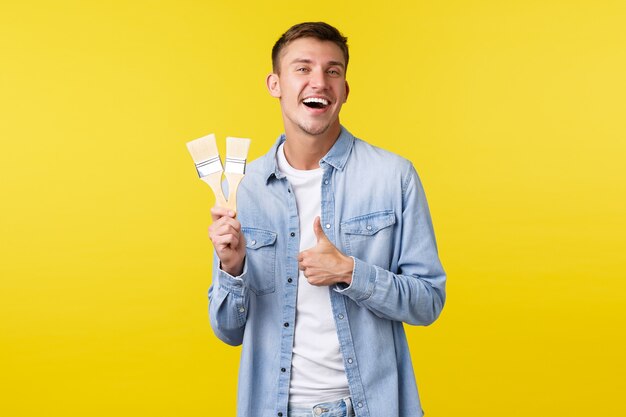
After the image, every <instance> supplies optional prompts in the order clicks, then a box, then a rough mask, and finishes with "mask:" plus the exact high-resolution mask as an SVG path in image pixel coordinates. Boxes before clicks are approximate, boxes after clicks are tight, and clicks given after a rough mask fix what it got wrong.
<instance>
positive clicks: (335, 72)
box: [327, 69, 341, 76]
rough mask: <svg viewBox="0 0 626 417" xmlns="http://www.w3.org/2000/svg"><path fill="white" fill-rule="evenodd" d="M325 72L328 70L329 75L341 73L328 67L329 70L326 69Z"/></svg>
mask: <svg viewBox="0 0 626 417" xmlns="http://www.w3.org/2000/svg"><path fill="white" fill-rule="evenodd" d="M327 72H328V73H329V74H330V75H333V76H338V75H341V73H340V72H339V71H337V70H336V69H330V70H328V71H327Z"/></svg>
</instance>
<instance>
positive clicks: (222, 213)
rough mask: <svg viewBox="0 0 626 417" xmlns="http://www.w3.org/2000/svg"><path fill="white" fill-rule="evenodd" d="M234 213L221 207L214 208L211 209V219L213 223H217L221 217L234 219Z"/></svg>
mask: <svg viewBox="0 0 626 417" xmlns="http://www.w3.org/2000/svg"><path fill="white" fill-rule="evenodd" d="M235 214H236V213H235V212H234V211H232V210H229V209H226V208H223V207H218V206H214V207H211V219H212V220H213V221H217V220H219V219H220V218H222V217H231V218H234V217H235Z"/></svg>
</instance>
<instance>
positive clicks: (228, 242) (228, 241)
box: [213, 234, 239, 248]
mask: <svg viewBox="0 0 626 417" xmlns="http://www.w3.org/2000/svg"><path fill="white" fill-rule="evenodd" d="M213 244H214V245H216V246H220V247H226V246H230V247H232V248H235V247H237V245H238V244H239V238H238V237H237V236H235V235H232V234H228V235H221V236H216V237H215V239H214V240H213Z"/></svg>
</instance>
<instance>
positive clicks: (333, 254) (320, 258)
mask: <svg viewBox="0 0 626 417" xmlns="http://www.w3.org/2000/svg"><path fill="white" fill-rule="evenodd" d="M313 231H314V232H315V236H316V237H317V245H316V246H314V247H312V248H311V249H307V250H305V251H303V252H300V254H299V255H298V267H299V268H300V270H301V271H303V272H304V276H305V277H306V278H307V280H308V281H309V284H311V285H316V286H323V285H333V284H337V283H339V282H343V283H346V284H348V285H350V283H351V282H352V271H353V269H354V260H353V259H352V258H350V257H349V256H346V255H344V254H343V253H341V252H340V251H339V249H337V248H336V247H335V245H333V244H332V242H331V241H330V240H328V238H327V237H326V234H325V233H324V230H323V229H322V224H321V222H320V218H319V216H318V217H316V218H315V220H314V221H313Z"/></svg>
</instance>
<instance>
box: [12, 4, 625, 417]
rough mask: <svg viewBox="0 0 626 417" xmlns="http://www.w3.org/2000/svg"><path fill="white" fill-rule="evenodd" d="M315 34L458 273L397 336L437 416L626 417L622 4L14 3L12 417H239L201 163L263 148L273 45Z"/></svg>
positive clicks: (358, 120)
mask: <svg viewBox="0 0 626 417" xmlns="http://www.w3.org/2000/svg"><path fill="white" fill-rule="evenodd" d="M306 20H324V21H328V22H329V23H331V24H333V25H336V26H337V27H339V28H340V29H341V30H342V31H343V32H344V34H345V35H347V36H348V38H349V45H350V48H351V60H350V68H349V71H348V80H349V82H350V85H351V88H352V90H351V95H350V98H349V100H348V102H347V103H346V105H345V106H344V110H343V113H342V122H343V123H344V124H345V125H346V126H347V127H348V128H349V129H350V130H351V132H352V133H353V134H355V135H356V136H358V137H360V138H363V139H366V140H368V141H369V142H371V143H373V144H375V145H378V146H382V147H384V148H386V149H389V150H392V151H394V152H397V153H400V154H402V155H404V156H405V157H407V158H409V159H410V160H412V161H413V163H414V165H415V166H416V167H417V169H418V172H419V173H420V175H421V177H422V180H423V182H424V184H425V188H426V192H427V195H428V199H429V203H430V208H431V212H432V216H433V220H434V224H435V229H436V234H437V238H438V243H439V250H440V255H441V258H442V260H443V263H444V266H445V268H446V270H447V272H448V276H449V278H448V299H447V305H446V307H445V309H444V312H443V314H442V316H441V318H440V319H439V320H438V321H437V322H436V323H435V324H434V325H432V326H430V327H409V326H407V333H408V335H409V339H410V344H411V351H412V354H413V358H414V364H415V373H416V377H417V380H418V384H419V387H420V393H421V397H422V402H423V406H424V408H425V410H426V413H427V415H429V416H433V417H449V416H463V417H467V416H481V417H487V416H527V415H534V416H557V415H564V416H565V415H567V416H584V415H598V416H600V415H601V416H618V415H625V414H626V406H624V404H623V391H624V382H623V380H624V375H626V363H625V359H624V351H625V350H626V349H625V348H626V343H625V331H624V330H625V329H624V327H625V319H626V309H625V306H626V304H625V302H626V281H625V279H626V260H625V258H626V257H625V256H624V252H625V249H626V227H625V226H626V220H625V217H626V216H625V214H626V169H625V168H624V166H625V165H626V164H625V163H624V161H625V159H626V158H625V157H626V123H625V118H626V106H625V104H624V102H625V97H626V29H625V27H626V25H625V22H626V3H625V2H623V1H617V0H616V1H601V0H596V1H591V0H587V1H585V0H580V1H563V0H561V1H549V0H544V1H535V0H527V1H496V0H492V1H489V0H475V1H440V2H435V1H410V2H409V1H406V2H396V1H385V2H374V1H361V2H358V1H345V2H342V1H323V0H320V1H316V2H293V1H283V0H280V1H273V2H267V3H263V2H256V1H239V2H232V4H231V5H229V4H228V3H227V2H225V1H220V2H217V1H184V0H178V1H173V0H164V1H160V2H151V1H109V2H98V1H68V0H58V1H54V2H53V1H48V2H44V1H23V2H17V1H8V0H4V1H2V3H0V57H1V58H0V139H1V148H0V198H1V205H0V257H1V262H0V278H1V279H0V378H1V379H0V415H2V416H7V417H22V416H67V417H69V416H138V417H139V416H151V417H154V416H185V417H186V416H190V417H192V416H218V415H219V416H222V415H223V416H234V414H235V411H234V410H235V402H236V397H235V394H236V380H237V367H238V355H239V349H238V348H232V347H229V346H226V345H224V344H222V343H221V342H220V341H219V340H218V339H217V338H216V337H215V336H213V334H212V332H211V329H210V326H209V323H208V318H207V290H208V287H209V285H210V282H211V276H210V264H211V247H210V243H209V240H208V238H207V227H208V225H209V222H210V217H209V208H210V207H211V205H212V202H213V197H212V194H211V192H210V189H209V188H208V187H207V186H206V185H205V184H204V183H202V182H201V181H199V180H198V179H197V176H196V172H195V169H194V167H193V163H192V160H191V158H190V156H189V155H188V153H187V150H186V147H185V142H187V141H189V140H192V139H195V138H197V137H200V136H203V135H205V134H208V133H211V132H215V133H216V134H217V137H218V139H219V142H220V146H221V145H222V144H223V139H224V138H225V136H227V135H229V136H239V137H250V138H252V139H253V142H252V147H251V155H252V157H258V156H260V155H261V154H263V153H264V152H266V150H267V149H268V147H269V146H270V144H271V143H273V141H274V140H275V138H276V137H277V135H278V134H279V133H281V130H282V121H281V118H280V110H279V105H278V102H277V101H276V100H275V99H272V98H271V97H270V96H269V95H268V94H267V92H266V90H265V86H264V78H265V76H266V74H267V73H268V72H269V71H270V49H271V46H272V45H273V43H274V41H275V40H276V39H277V38H278V36H280V34H281V33H282V32H283V31H285V30H286V29H287V28H288V27H289V26H291V25H292V24H294V23H297V22H301V21H306ZM223 149H224V147H223V146H222V150H223ZM376 417H385V416H376Z"/></svg>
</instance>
